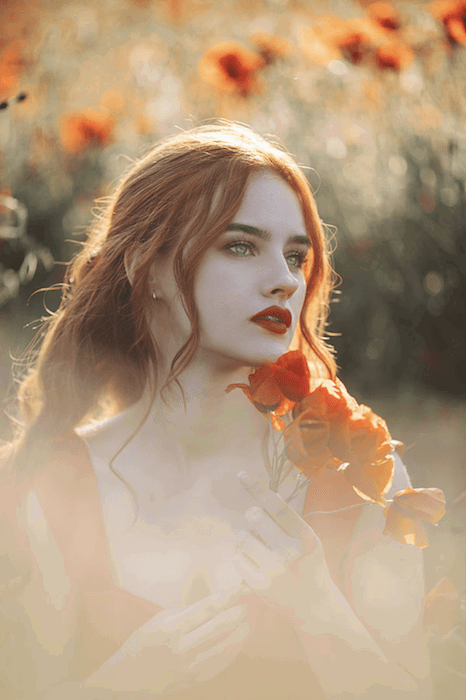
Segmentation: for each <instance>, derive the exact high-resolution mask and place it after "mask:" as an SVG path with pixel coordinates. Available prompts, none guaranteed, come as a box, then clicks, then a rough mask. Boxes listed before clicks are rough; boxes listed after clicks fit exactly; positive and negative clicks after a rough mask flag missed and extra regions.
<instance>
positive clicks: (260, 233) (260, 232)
mask: <svg viewBox="0 0 466 700" xmlns="http://www.w3.org/2000/svg"><path fill="white" fill-rule="evenodd" d="M226 230H227V231H244V233H250V234H251V235H252V236H257V237H258V238H263V239H264V240H265V241H270V239H271V238H272V234H271V233H270V231H267V230H266V229H263V228H257V226H251V225H250V224H236V223H232V224H229V225H228V226H227V229H226ZM287 243H302V244H303V245H306V246H308V247H310V246H311V241H310V240H309V238H308V237H307V236H303V235H301V234H295V235H293V236H290V237H289V238H288V241H287Z"/></svg>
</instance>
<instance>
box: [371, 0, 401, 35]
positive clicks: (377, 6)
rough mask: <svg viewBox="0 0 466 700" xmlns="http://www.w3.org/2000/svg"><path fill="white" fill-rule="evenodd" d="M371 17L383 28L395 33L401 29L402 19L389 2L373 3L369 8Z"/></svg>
mask: <svg viewBox="0 0 466 700" xmlns="http://www.w3.org/2000/svg"><path fill="white" fill-rule="evenodd" d="M367 13H368V15H369V17H370V18H371V19H372V20H373V21H374V22H377V24H380V26H381V27H384V28H385V29H389V30H391V31H395V30H397V29H399V28H400V27H401V18H400V15H399V13H398V11H397V10H395V8H394V7H393V5H390V3H388V2H373V3H372V4H371V5H369V7H368V8H367Z"/></svg>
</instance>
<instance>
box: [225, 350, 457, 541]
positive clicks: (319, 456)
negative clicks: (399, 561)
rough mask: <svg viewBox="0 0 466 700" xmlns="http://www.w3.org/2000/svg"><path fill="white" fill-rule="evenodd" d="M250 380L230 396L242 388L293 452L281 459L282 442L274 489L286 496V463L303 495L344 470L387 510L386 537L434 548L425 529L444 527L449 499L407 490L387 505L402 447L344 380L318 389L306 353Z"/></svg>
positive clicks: (432, 491) (321, 383)
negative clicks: (295, 473)
mask: <svg viewBox="0 0 466 700" xmlns="http://www.w3.org/2000/svg"><path fill="white" fill-rule="evenodd" d="M248 379H249V384H230V385H229V386H228V387H227V388H226V391H227V392H229V391H232V389H235V388H240V389H242V390H243V392H244V393H245V394H246V396H247V397H248V399H249V400H250V401H251V402H252V403H253V404H254V406H255V407H256V408H257V409H258V410H259V411H260V412H261V413H264V415H265V416H266V417H267V419H268V420H269V421H270V426H271V428H272V427H273V428H275V430H280V431H281V436H280V439H281V438H283V440H284V445H285V446H284V449H283V451H282V453H281V454H279V453H278V450H277V445H278V442H279V441H280V440H278V441H277V442H276V443H275V452H274V457H273V461H272V464H271V468H270V483H269V487H270V489H272V490H273V491H277V490H278V487H279V485H280V482H281V479H282V475H283V474H282V473H283V469H284V465H285V463H286V461H289V462H291V463H292V464H294V465H295V466H296V467H297V468H298V469H299V470H300V472H301V473H302V474H303V475H304V477H305V480H304V481H302V482H301V483H300V484H299V489H301V488H304V487H305V486H307V485H308V484H309V483H310V482H311V480H313V479H315V478H318V477H319V476H322V475H324V474H326V473H328V472H329V471H333V470H339V471H343V473H344V476H345V478H346V479H347V480H348V481H349V483H350V485H351V486H352V488H353V489H354V491H355V492H356V493H357V494H358V496H360V498H361V504H364V503H378V504H380V505H381V506H383V507H384V511H383V512H384V515H385V517H386V525H385V529H384V532H383V534H384V535H388V536H389V537H391V538H393V539H395V540H397V541H398V542H403V543H409V544H414V545H416V546H417V547H420V548H423V547H427V546H428V544H429V541H428V539H427V536H426V533H425V530H424V525H423V522H428V523H431V524H434V525H436V524H437V523H438V522H439V520H440V519H441V518H442V517H443V515H444V513H445V498H444V495H443V492H442V491H441V490H440V489H436V488H417V489H413V488H406V489H404V490H403V491H399V492H398V493H396V494H395V495H394V496H393V499H392V500H390V501H388V500H387V499H386V498H385V495H386V494H387V493H388V491H389V490H390V487H391V485H392V481H393V473H394V468H395V462H394V458H393V456H392V455H393V451H394V450H395V448H398V449H400V447H401V446H402V443H399V442H396V441H394V440H392V438H391V435H390V433H389V431H388V428H387V424H386V423H385V421H384V420H382V418H380V417H379V416H377V415H375V413H373V411H372V410H371V409H370V408H369V407H368V406H364V405H362V404H358V402H357V401H356V400H355V399H354V398H353V397H352V396H350V394H349V393H348V392H347V390H346V388H345V386H344V384H343V383H342V382H341V381H340V380H339V379H335V380H330V379H320V380H318V381H317V382H315V383H314V385H313V388H312V389H311V376H310V371H309V366H308V363H307V360H306V357H305V356H304V355H303V353H302V352H300V351H299V350H293V351H290V352H287V353H285V354H284V355H282V356H281V357H279V359H278V360H277V362H275V363H268V365H265V366H263V367H260V368H258V369H257V370H256V371H255V372H254V373H253V374H250V375H249V377H248ZM286 414H291V419H290V417H289V416H288V422H285V420H284V419H283V418H282V416H286ZM293 495H296V492H295V493H294V494H293ZM290 498H291V497H290ZM289 500H290V499H289ZM361 504H360V505H361ZM349 507H350V508H352V507H355V506H349ZM341 510H344V509H341ZM332 512H336V511H332Z"/></svg>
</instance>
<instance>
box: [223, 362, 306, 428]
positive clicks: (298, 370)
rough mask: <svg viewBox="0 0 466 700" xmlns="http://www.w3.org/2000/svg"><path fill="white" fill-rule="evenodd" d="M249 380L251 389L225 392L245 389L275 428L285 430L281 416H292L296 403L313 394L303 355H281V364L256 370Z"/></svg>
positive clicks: (273, 364) (241, 387) (237, 386)
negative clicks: (269, 416) (268, 415)
mask: <svg viewBox="0 0 466 700" xmlns="http://www.w3.org/2000/svg"><path fill="white" fill-rule="evenodd" d="M248 380H249V385H248V384H229V385H228V386H227V388H226V389H225V391H226V392H227V393H229V392H230V391H232V389H236V388H239V389H242V390H243V392H244V393H245V394H246V396H247V397H248V399H249V400H250V401H251V403H253V404H254V406H255V407H256V408H257V409H258V410H259V411H261V412H262V413H269V412H270V413H271V417H272V423H273V425H274V427H275V428H277V429H283V428H284V427H285V423H284V421H283V420H281V419H280V418H278V415H283V414H285V413H289V411H291V409H292V408H293V406H294V405H295V403H296V402H297V401H301V399H302V398H303V397H304V396H306V394H308V393H309V386H310V380H311V375H310V372H309V366H308V364H307V360H306V358H305V356H304V355H303V353H302V352H301V351H300V350H291V351H290V352H287V353H285V354H284V355H281V357H279V358H278V360H277V362H273V363H272V362H269V363H268V364H267V365H265V366H264V367H259V368H258V369H256V371H255V372H254V373H253V374H250V375H249V377H248ZM274 414H275V415H274Z"/></svg>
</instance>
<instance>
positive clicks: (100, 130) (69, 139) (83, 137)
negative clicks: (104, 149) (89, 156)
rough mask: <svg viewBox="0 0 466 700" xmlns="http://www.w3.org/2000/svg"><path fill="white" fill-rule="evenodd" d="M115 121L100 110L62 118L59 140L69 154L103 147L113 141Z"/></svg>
mask: <svg viewBox="0 0 466 700" xmlns="http://www.w3.org/2000/svg"><path fill="white" fill-rule="evenodd" d="M114 131H115V121H114V119H113V117H112V116H111V115H110V114H109V113H108V112H107V111H106V110H104V109H102V108H95V109H86V110H83V111H82V112H79V113H77V114H65V115H64V116H63V117H62V123H61V128H60V140H61V143H62V145H63V147H64V148H65V150H67V151H68V152H70V153H82V152H83V151H85V150H86V148H88V147H89V146H92V145H96V146H105V145H106V144H107V143H110V141H111V140H112V139H113V135H114Z"/></svg>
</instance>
